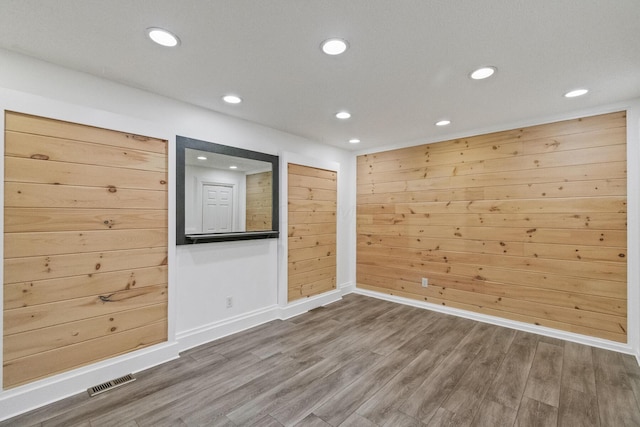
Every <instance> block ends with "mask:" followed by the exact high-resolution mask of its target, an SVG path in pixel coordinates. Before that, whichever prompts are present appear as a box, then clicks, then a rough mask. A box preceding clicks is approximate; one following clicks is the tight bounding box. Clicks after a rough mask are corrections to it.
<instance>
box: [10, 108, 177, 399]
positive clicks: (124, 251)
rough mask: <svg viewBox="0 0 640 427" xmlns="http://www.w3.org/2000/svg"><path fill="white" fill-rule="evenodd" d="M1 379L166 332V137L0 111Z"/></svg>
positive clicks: (100, 355)
mask: <svg viewBox="0 0 640 427" xmlns="http://www.w3.org/2000/svg"><path fill="white" fill-rule="evenodd" d="M5 125H6V126H5V198H4V206H5V207H4V215H5V224H4V248H5V251H4V288H3V291H4V331H3V335H4V336H3V339H4V346H3V349H4V351H3V379H4V387H5V388H10V387H15V386H17V385H20V384H24V383H27V382H30V381H33V380H36V379H39V378H43V377H47V376H50V375H53V374H56V373H59V372H63V371H67V370H70V369H73V368H76V367H79V366H83V365H87V364H90V363H93V362H96V361H98V360H102V359H106V358H109V357H113V356H116V355H119V354H123V353H127V352H130V351H132V350H137V349H140V348H143V347H146V346H149V345H152V344H156V343H159V342H162V341H166V339H167V283H168V280H167V277H168V276H167V218H168V216H167V142H166V141H163V140H158V139H154V138H147V137H142V136H138V135H131V134H126V133H122V132H116V131H111V130H106V129H99V128H95V127H90V126H83V125H79V124H74V123H68V122H62V121H57V120H51V119H46V118H42V117H35V116H29V115H25V114H18V113H12V112H7V113H6V114H5Z"/></svg>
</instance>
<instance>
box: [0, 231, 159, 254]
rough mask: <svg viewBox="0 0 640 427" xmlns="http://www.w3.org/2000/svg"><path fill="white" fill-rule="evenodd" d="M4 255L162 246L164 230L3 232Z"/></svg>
mask: <svg viewBox="0 0 640 427" xmlns="http://www.w3.org/2000/svg"><path fill="white" fill-rule="evenodd" d="M4 241H5V257H7V258H20V257H28V256H37V255H60V254H68V253H81V252H97V251H114V250H126V249H139V248H153V247H159V246H166V244H167V230H166V229H163V228H151V229H147V230H145V229H142V230H114V229H111V230H102V231H82V232H74V231H57V232H50V233H31V232H29V233H6V234H5V240H4Z"/></svg>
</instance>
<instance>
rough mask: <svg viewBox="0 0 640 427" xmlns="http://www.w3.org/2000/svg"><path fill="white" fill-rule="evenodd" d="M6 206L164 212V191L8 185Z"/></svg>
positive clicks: (166, 200)
mask: <svg viewBox="0 0 640 427" xmlns="http://www.w3.org/2000/svg"><path fill="white" fill-rule="evenodd" d="M4 191H5V193H4V203H5V206H6V207H11V208H56V209H58V208H86V209H118V208H120V209H164V210H165V211H166V209H167V206H168V203H169V202H168V199H167V193H166V192H165V191H151V190H132V189H128V188H117V187H74V186H68V185H51V184H31V183H22V182H6V183H5V185H4Z"/></svg>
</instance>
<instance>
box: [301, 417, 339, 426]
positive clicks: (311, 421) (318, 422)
mask: <svg viewBox="0 0 640 427" xmlns="http://www.w3.org/2000/svg"><path fill="white" fill-rule="evenodd" d="M295 427H331V424H327V423H326V422H325V421H324V420H322V419H321V418H318V417H317V416H315V415H314V414H309V415H308V416H307V417H306V418H305V419H303V420H302V421H300V422H299V423H297V424H296V425H295Z"/></svg>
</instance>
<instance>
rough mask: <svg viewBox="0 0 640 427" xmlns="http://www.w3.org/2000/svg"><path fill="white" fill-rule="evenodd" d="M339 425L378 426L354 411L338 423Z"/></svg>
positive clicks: (353, 426)
mask: <svg viewBox="0 0 640 427" xmlns="http://www.w3.org/2000/svg"><path fill="white" fill-rule="evenodd" d="M339 427H378V424H376V423H372V422H371V421H369V420H368V419H366V418H364V417H361V416H360V415H358V414H357V413H355V412H354V413H352V414H351V415H350V416H349V418H347V419H346V420H344V422H342V423H340V426H339Z"/></svg>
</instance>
